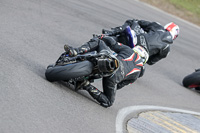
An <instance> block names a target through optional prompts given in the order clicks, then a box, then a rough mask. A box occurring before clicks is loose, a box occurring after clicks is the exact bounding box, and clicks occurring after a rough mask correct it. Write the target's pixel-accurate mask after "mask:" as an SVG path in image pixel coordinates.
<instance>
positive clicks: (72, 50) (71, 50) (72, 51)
mask: <svg viewBox="0 0 200 133" xmlns="http://www.w3.org/2000/svg"><path fill="white" fill-rule="evenodd" d="M64 50H65V51H66V53H67V54H69V56H70V57H74V56H76V55H77V54H84V53H87V52H88V51H90V47H89V46H88V45H87V44H85V45H82V46H81V47H79V48H73V47H71V46H69V45H64Z"/></svg>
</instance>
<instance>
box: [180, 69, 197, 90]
mask: <svg viewBox="0 0 200 133" xmlns="http://www.w3.org/2000/svg"><path fill="white" fill-rule="evenodd" d="M183 86H185V87H187V88H197V87H200V71H196V72H194V73H192V74H190V75H188V76H186V77H185V78H184V79H183Z"/></svg>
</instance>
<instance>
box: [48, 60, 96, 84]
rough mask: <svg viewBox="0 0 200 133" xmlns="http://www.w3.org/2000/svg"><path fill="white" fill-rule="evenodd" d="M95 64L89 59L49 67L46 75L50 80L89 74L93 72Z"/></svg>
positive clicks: (67, 78)
mask: <svg viewBox="0 0 200 133" xmlns="http://www.w3.org/2000/svg"><path fill="white" fill-rule="evenodd" d="M92 68H93V64H92V63H91V62H89V61H82V62H78V63H74V64H68V65H65V66H54V67H52V66H51V67H48V68H47V70H46V72H45V76H46V79H47V80H48V81H50V82H53V81H62V80H69V79H73V78H78V77H82V76H88V75H89V74H91V73H92Z"/></svg>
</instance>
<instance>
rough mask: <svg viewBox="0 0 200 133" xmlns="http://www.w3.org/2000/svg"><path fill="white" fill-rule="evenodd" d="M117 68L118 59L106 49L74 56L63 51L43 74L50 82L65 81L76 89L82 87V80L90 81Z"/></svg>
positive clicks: (111, 72)
mask: <svg viewBox="0 0 200 133" xmlns="http://www.w3.org/2000/svg"><path fill="white" fill-rule="evenodd" d="M118 68H119V61H118V59H117V58H116V57H115V56H114V55H112V54H111V53H110V51H108V50H102V51H101V52H100V53H97V52H96V51H92V52H88V53H85V54H78V55H77V56H75V57H69V55H68V54H67V53H66V52H64V53H62V54H61V55H60V57H59V58H58V60H57V61H56V62H55V64H53V65H49V66H48V67H47V69H46V72H45V76H46V79H47V80H48V81H50V82H54V81H64V82H67V83H68V84H70V85H73V86H74V88H75V91H76V90H79V89H80V88H81V87H82V85H81V83H83V81H84V80H87V81H89V82H90V83H92V82H94V80H95V79H99V78H102V77H105V76H109V75H111V74H113V73H114V72H115V71H116V70H117V69H118Z"/></svg>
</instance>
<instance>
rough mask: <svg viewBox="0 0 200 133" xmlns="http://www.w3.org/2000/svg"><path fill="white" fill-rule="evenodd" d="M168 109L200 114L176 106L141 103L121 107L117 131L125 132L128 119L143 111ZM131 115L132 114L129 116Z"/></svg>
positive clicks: (169, 110)
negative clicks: (139, 104)
mask: <svg viewBox="0 0 200 133" xmlns="http://www.w3.org/2000/svg"><path fill="white" fill-rule="evenodd" d="M157 110H158V111H167V112H177V113H185V114H192V115H198V116H200V113H199V112H194V111H189V110H183V109H176V108H169V107H162V106H150V105H141V106H130V107H125V108H123V109H120V110H119V111H118V113H117V117H116V123H115V127H116V133H124V132H125V130H126V127H125V126H126V122H127V120H129V119H131V118H133V117H137V116H138V115H139V114H140V113H142V112H147V111H157ZM129 115H131V116H129Z"/></svg>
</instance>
